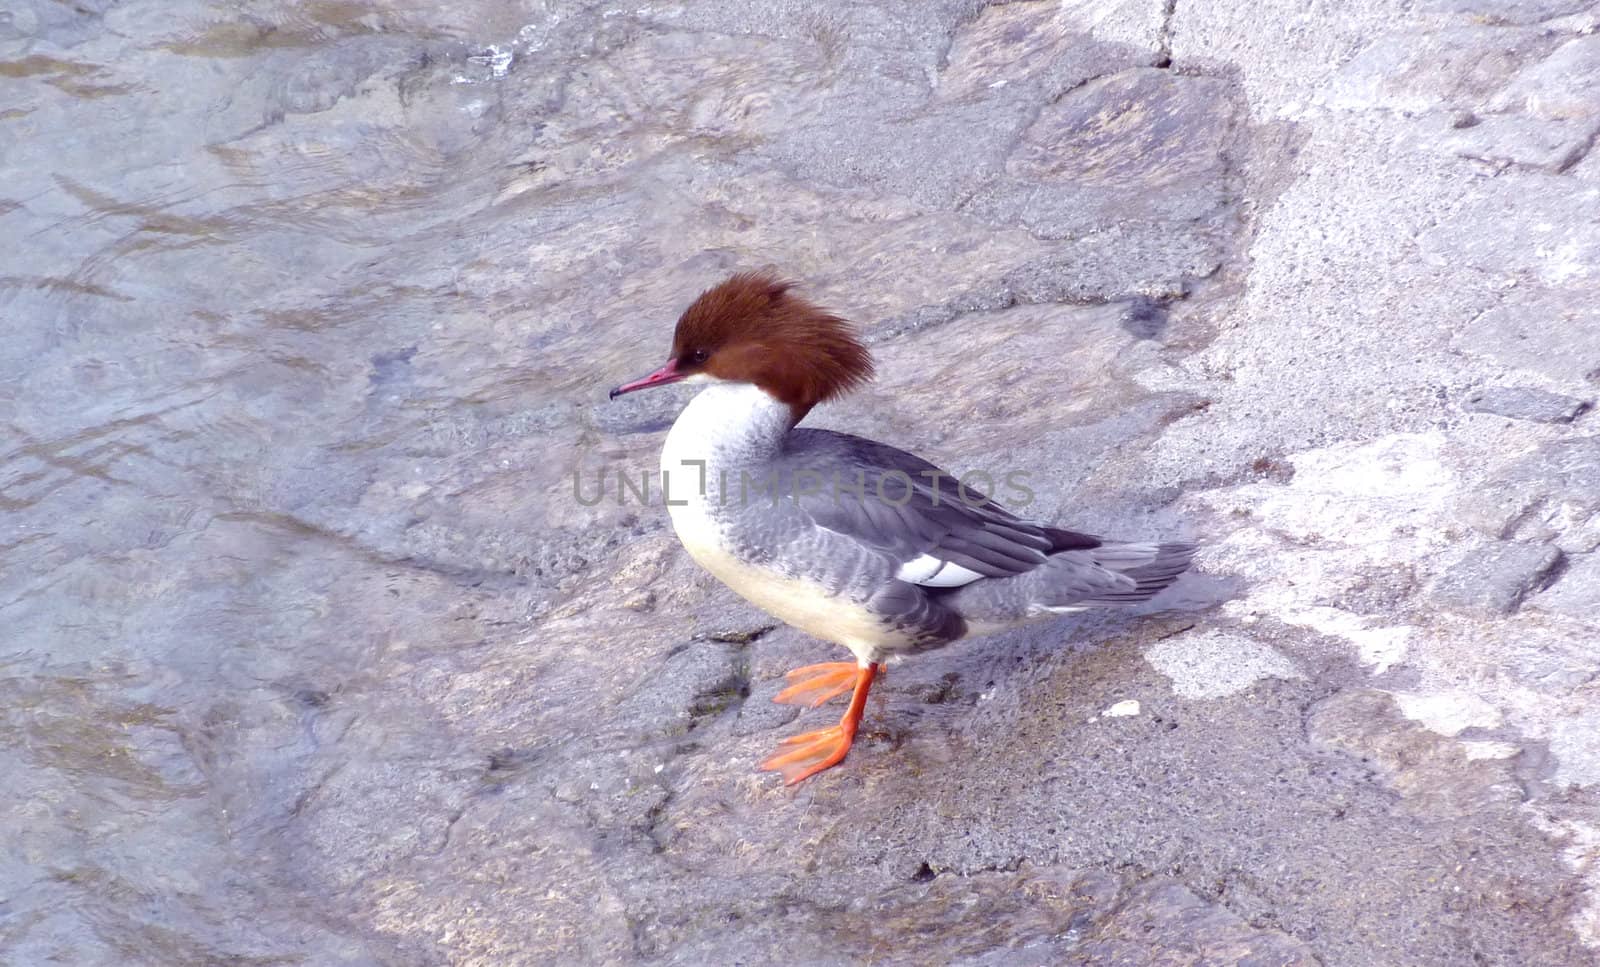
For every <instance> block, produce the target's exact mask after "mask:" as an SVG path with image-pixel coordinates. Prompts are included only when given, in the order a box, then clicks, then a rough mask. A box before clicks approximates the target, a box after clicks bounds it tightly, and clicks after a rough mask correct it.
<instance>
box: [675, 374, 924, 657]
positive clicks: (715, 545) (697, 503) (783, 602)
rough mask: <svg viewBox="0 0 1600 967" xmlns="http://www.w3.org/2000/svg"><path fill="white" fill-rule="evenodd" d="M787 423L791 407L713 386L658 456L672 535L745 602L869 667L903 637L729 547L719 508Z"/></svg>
mask: <svg viewBox="0 0 1600 967" xmlns="http://www.w3.org/2000/svg"><path fill="white" fill-rule="evenodd" d="M789 418H790V417H789V410H788V407H787V406H784V405H783V404H781V403H779V402H777V401H776V400H774V399H773V398H772V397H770V396H768V395H767V394H766V393H765V392H764V391H762V390H759V389H757V388H756V387H754V386H750V385H748V384H735V383H717V384H713V385H711V386H708V387H707V388H706V389H705V390H703V391H701V393H700V394H699V395H698V396H696V397H695V398H694V399H693V400H691V401H690V403H689V405H688V406H687V407H685V408H684V411H683V413H682V414H681V415H680V416H679V417H678V419H677V421H676V422H675V423H673V425H672V430H671V431H670V432H669V433H668V434H667V439H666V443H665V444H664V445H663V447H662V449H661V474H662V481H663V485H664V495H665V497H666V498H667V511H668V513H669V514H670V515H671V517H672V526H673V529H674V530H676V531H677V532H678V540H680V541H682V542H683V546H684V549H685V550H687V551H688V552H689V556H690V557H693V558H694V559H695V562H696V563H698V564H699V565H700V566H701V567H703V568H705V569H706V570H707V571H710V572H711V573H712V574H713V575H715V576H716V577H717V579H718V580H720V581H722V583H723V584H726V585H727V586H728V587H730V588H732V589H733V590H734V591H735V592H736V593H738V594H739V596H740V597H743V598H744V599H745V600H747V601H749V602H750V603H751V604H754V605H755V606H756V607H758V608H760V609H762V610H763V611H765V612H767V613H768V614H770V615H772V616H773V617H775V618H778V619H779V620H781V621H783V622H785V623H787V624H790V625H793V626H794V627H796V628H799V629H800V630H802V631H805V632H806V633H808V634H812V635H815V636H817V637H818V638H822V639H825V640H827V641H832V642H835V643H836V644H840V645H844V646H845V647H847V648H849V649H850V650H851V651H853V652H855V653H856V655H857V657H858V658H861V659H863V660H870V659H872V658H874V657H875V656H876V655H877V653H878V650H879V649H880V648H881V647H891V646H893V645H896V644H900V643H901V642H900V637H901V636H899V635H896V634H894V633H893V632H892V630H891V629H890V628H889V627H888V626H887V625H885V624H884V622H883V621H882V620H881V619H880V618H878V617H877V616H876V615H874V614H872V613H871V612H869V611H868V610H867V609H866V608H864V607H862V606H861V605H858V604H854V603H852V602H850V601H849V600H847V599H844V598H841V597H837V596H833V595H829V594H828V593H827V592H826V591H825V590H824V589H823V588H822V587H820V586H819V585H817V584H816V583H814V582H811V581H807V580H804V579H802V578H797V577H794V576H792V575H789V574H786V573H784V571H783V570H782V569H780V568H774V567H765V566H761V565H757V564H754V563H752V562H750V561H748V560H745V559H743V558H741V557H740V556H739V555H738V554H737V553H735V551H734V549H733V547H732V546H731V544H730V542H729V541H728V540H727V539H726V534H725V530H724V526H723V524H722V522H721V521H722V519H724V518H720V517H719V515H718V511H719V510H720V508H721V504H722V503H723V501H724V500H726V501H728V502H729V503H730V505H731V504H732V503H733V502H737V501H738V500H739V499H740V497H739V471H740V469H746V470H748V468H749V466H750V464H751V462H752V461H756V462H759V459H760V457H761V454H762V453H763V452H771V451H772V450H773V449H775V448H776V446H777V443H778V441H781V439H782V437H783V435H784V434H786V433H788V431H789V428H790V425H789ZM755 476H759V474H755ZM723 479H727V480H728V483H727V485H726V487H724V486H723V484H722V480H723ZM702 484H703V485H704V486H702ZM762 499H765V498H762Z"/></svg>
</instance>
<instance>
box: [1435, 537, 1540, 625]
mask: <svg viewBox="0 0 1600 967" xmlns="http://www.w3.org/2000/svg"><path fill="white" fill-rule="evenodd" d="M1560 563H1561V552H1560V551H1559V550H1557V549H1556V548H1553V547H1549V546H1547V545H1543V544H1518V543H1514V542H1510V541H1496V542H1494V543H1492V544H1486V545H1484V546H1483V547H1480V548H1478V549H1476V550H1474V551H1471V552H1469V553H1468V554H1467V556H1466V557H1465V558H1463V559H1462V560H1460V561H1459V562H1457V563H1456V564H1455V565H1454V566H1452V567H1451V568H1450V570H1448V571H1446V572H1445V573H1444V574H1443V575H1442V576H1441V577H1440V578H1439V580H1438V581H1436V582H1434V584H1433V587H1432V588H1430V589H1429V591H1428V593H1429V596H1430V597H1432V598H1433V600H1434V601H1436V602H1438V603H1439V604H1441V605H1443V606H1444V607H1446V608H1450V609H1452V610H1454V611H1461V612H1465V613H1467V614H1490V615H1494V614H1507V613H1509V612H1512V611H1515V610H1516V609H1517V607H1518V605H1520V604H1521V603H1522V600H1523V598H1525V597H1527V596H1528V595H1529V594H1531V593H1533V592H1535V591H1537V590H1538V589H1540V588H1542V587H1543V586H1544V585H1545V583H1546V582H1548V581H1549V579H1550V577H1551V575H1552V574H1553V573H1554V572H1555V569H1556V567H1557V566H1558V565H1559V564H1560Z"/></svg>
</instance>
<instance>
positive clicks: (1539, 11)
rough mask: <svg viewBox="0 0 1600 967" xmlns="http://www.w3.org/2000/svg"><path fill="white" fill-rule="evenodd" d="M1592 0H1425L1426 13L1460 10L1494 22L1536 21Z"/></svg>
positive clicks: (1574, 9) (1584, 6)
mask: <svg viewBox="0 0 1600 967" xmlns="http://www.w3.org/2000/svg"><path fill="white" fill-rule="evenodd" d="M1589 5H1590V0H1518V2H1516V3H1507V2H1505V0H1422V2H1421V3H1419V4H1417V9H1418V10H1421V11H1423V12H1426V13H1445V14H1460V15H1465V16H1470V17H1472V18H1473V19H1477V20H1487V21H1489V22H1491V23H1512V24H1533V23H1539V22H1541V21H1545V20H1551V19H1554V18H1556V17H1561V16H1565V15H1567V14H1571V13H1576V12H1578V11H1580V10H1584V9H1587V8H1588V7H1589Z"/></svg>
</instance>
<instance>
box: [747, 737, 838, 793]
mask: <svg viewBox="0 0 1600 967" xmlns="http://www.w3.org/2000/svg"><path fill="white" fill-rule="evenodd" d="M854 741H855V730H854V729H850V730H849V731H846V730H845V727H844V724H843V723H840V724H839V725H830V726H828V727H827V728H825V729H818V730H816V731H815V732H802V733H800V734H799V735H793V736H790V737H789V738H787V739H784V740H783V741H782V742H779V743H778V751H777V752H776V753H775V754H773V755H772V756H770V757H769V758H767V760H766V761H764V762H762V763H761V768H762V769H764V770H766V771H769V772H781V773H783V784H784V785H786V786H792V785H794V784H795V783H797V782H799V781H800V780H802V779H806V778H809V777H811V776H814V775H816V774H817V773H819V772H821V771H822V770H824V769H831V768H832V767H834V766H836V765H838V764H839V763H841V762H843V761H844V757H845V756H846V755H847V754H849V752H850V744H851V743H852V742H854ZM791 747H792V748H791Z"/></svg>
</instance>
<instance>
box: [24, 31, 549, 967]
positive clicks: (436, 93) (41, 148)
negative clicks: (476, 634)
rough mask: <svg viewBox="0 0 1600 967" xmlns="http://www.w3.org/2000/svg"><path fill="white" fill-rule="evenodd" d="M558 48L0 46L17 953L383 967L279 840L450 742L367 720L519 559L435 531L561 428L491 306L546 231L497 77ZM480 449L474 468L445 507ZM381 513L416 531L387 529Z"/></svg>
mask: <svg viewBox="0 0 1600 967" xmlns="http://www.w3.org/2000/svg"><path fill="white" fill-rule="evenodd" d="M559 22H560V17H559V16H557V14H556V13H555V12H553V11H548V10H543V11H541V10H539V9H537V8H534V9H519V10H516V11H514V12H513V11H509V10H507V9H506V5H503V4H495V3H483V4H477V5H473V4H450V5H446V7H445V8H443V9H441V8H440V6H439V5H436V4H409V5H407V4H399V5H396V4H363V3H353V2H329V3H305V4H284V3H257V4H233V3H203V2H170V0H157V2H144V3H122V4H112V3H100V4H94V3H90V4H78V5H75V6H67V5H63V4H58V3H51V2H45V0H40V2H36V3H28V2H24V3H23V4H22V5H21V6H20V7H19V6H18V5H16V4H12V5H10V6H9V7H8V8H7V10H6V12H5V13H4V14H3V15H0V92H3V93H0V119H3V120H0V171H3V173H4V174H3V178H0V184H3V185H4V188H3V189H0V193H3V194H0V231H3V233H4V236H5V238H6V239H7V242H6V245H5V251H4V255H3V256H0V315H3V318H4V319H5V332H6V338H5V339H4V340H3V342H0V419H3V429H0V432H3V434H4V441H3V448H4V455H3V457H0V488H3V491H0V492H3V505H0V506H3V509H4V512H5V521H6V525H7V526H6V534H5V536H4V540H3V545H0V546H3V551H4V558H3V561H0V571H3V576H0V621H3V623H4V625H5V627H6V628H7V629H8V630H9V634H8V635H7V636H6V644H5V647H4V672H3V675H4V678H3V684H0V689H3V691H4V694H5V700H4V712H3V718H0V722H3V724H0V730H3V735H4V740H3V741H4V745H5V748H6V750H7V751H6V754H5V756H4V757H3V758H0V783H3V784H4V785H5V786H6V787H7V788H8V790H9V795H8V796H7V797H6V802H7V806H6V811H7V814H8V815H7V816H6V817H5V819H6V822H5V828H6V829H7V831H8V832H7V833H6V834H5V835H6V838H7V840H8V849H7V850H6V852H5V856H6V859H5V861H4V868H3V873H0V894H3V895H4V896H5V898H6V919H7V921H8V927H7V929H6V931H5V935H4V936H5V939H4V940H3V941H0V950H3V952H0V959H3V960H5V961H7V962H8V963H17V964H22V963H43V962H47V961H48V962H66V963H79V964H89V963H162V964H180V963H214V962H218V961H219V960H224V959H226V960H229V961H230V962H234V959H236V958H237V962H251V963H257V962H259V963H280V962H309V963H336V962H345V961H366V960H368V959H370V958H372V957H374V956H375V954H374V953H373V951H372V950H371V949H370V948H369V947H368V944H367V941H366V940H364V939H363V938H362V937H361V936H360V931H359V930H357V929H355V928H353V927H351V926H350V925H349V924H348V923H341V922H338V921H337V920H330V919H329V918H328V916H327V913H328V911H327V908H326V906H325V904H324V902H323V901H321V900H319V899H317V895H318V891H317V889H316V887H317V886H318V885H320V884H321V883H322V881H323V875H322V874H321V873H320V872H315V871H306V870H304V869H296V868H295V866H297V865H299V864H300V863H301V862H303V860H302V859H301V858H298V857H295V856H294V855H293V853H292V850H289V849H286V847H285V845H284V843H283V836H282V833H283V830H284V827H285V826H286V825H288V824H290V823H292V818H293V816H294V815H295V813H296V812H297V811H298V810H300V809H302V808H304V806H305V803H304V802H303V801H302V800H301V798H299V797H301V796H302V795H303V793H304V791H305V790H306V789H309V788H314V787H315V786H316V784H317V782H318V780H319V776H321V775H322V774H324V773H326V772H331V771H336V770H339V769H341V768H345V767H346V766H347V765H348V764H349V763H351V762H352V761H371V760H373V759H381V758H383V756H382V753H381V746H382V745H383V744H384V743H407V744H408V750H409V751H408V754H421V753H420V750H422V749H426V748H428V743H427V742H426V741H425V740H418V742H416V743H408V740H407V739H406V738H405V736H407V734H408V733H410V732H412V731H413V730H415V731H418V732H422V733H426V732H427V731H429V729H428V726H427V724H426V723H416V722H411V721H409V720H408V716H407V715H406V714H405V712H404V711H403V710H385V709H382V708H375V707H373V706H372V704H371V703H370V702H367V701H364V700H363V698H361V697H360V696H359V695H358V694H356V693H358V692H359V691H360V688H361V686H360V684H359V683H360V682H361V681H362V680H363V679H364V678H365V676H368V675H374V674H375V675H385V674H388V673H389V671H388V670H386V669H387V667H388V666H386V664H385V663H386V661H389V660H392V658H393V656H394V654H395V653H396V652H397V651H406V650H411V649H417V650H428V649H434V648H438V649H441V650H448V649H449V648H450V647H451V646H452V645H453V644H458V642H441V641H436V640H433V638H434V636H433V635H431V634H419V635H418V636H417V640H415V641H411V640H407V626H408V624H410V623H411V622H412V621H413V620H414V619H417V618H418V617H419V616H421V618H423V619H425V620H427V621H429V622H435V621H437V615H438V613H439V612H447V611H449V609H450V608H451V607H452V606H453V605H454V604H455V602H453V601H452V600H450V596H448V595H445V596H442V597H431V598H430V597H429V596H428V595H429V592H426V591H424V592H421V593H420V594H419V593H418V590H417V589H416V588H415V587H413V585H414V584H415V583H416V582H417V580H418V579H417V578H416V577H414V575H419V574H420V575H424V576H428V575H434V574H438V575H444V577H443V578H440V579H439V580H437V581H435V582H432V583H431V584H430V587H431V588H433V589H434V591H435V592H436V591H437V589H438V588H440V587H447V586H449V585H450V584H452V583H455V582H456V581H457V580H466V581H467V583H469V584H470V583H479V584H482V583H485V582H487V583H489V584H493V583H494V582H495V581H497V580H506V579H508V578H507V577H506V576H507V575H509V574H510V573H511V572H512V571H513V570H515V569H516V568H517V567H519V566H523V565H525V564H526V563H527V560H526V559H527V558H528V557H530V556H531V555H530V554H529V552H528V551H527V550H526V549H524V548H520V547H513V546H510V545H509V544H495V543H494V540H493V538H492V537H491V538H487V539H480V540H479V542H478V543H477V544H474V543H473V542H472V540H470V539H464V538H462V536H461V535H462V533H463V531H464V530H465V529H464V528H461V527H459V526H457V523H456V522H454V521H449V520H446V521H443V522H440V521H439V518H438V517H437V515H435V514H433V513H431V512H429V511H427V510H425V509H422V507H421V504H425V503H427V499H426V496H425V495H428V494H431V493H438V494H440V497H439V499H440V500H441V501H443V500H447V499H448V496H449V495H459V494H460V493H461V491H463V490H468V489H471V488H474V487H490V488H494V487H512V486H514V483H513V482H512V481H510V480H509V479H497V478H496V473H497V471H496V468H497V467H502V468H503V467H505V466H507V465H508V462H507V461H508V460H509V457H508V456H507V454H509V453H512V452H515V451H518V450H519V449H520V448H524V447H533V448H535V450H536V449H537V447H538V446H539V445H541V444H542V441H543V437H544V436H545V435H547V434H548V433H549V432H550V431H551V429H552V428H553V427H555V426H558V425H561V424H563V423H565V422H567V421H568V420H569V419H570V412H568V411H569V410H570V408H571V407H570V404H569V405H567V406H566V407H565V408H564V407H563V406H562V405H561V404H559V403H557V402H554V401H555V400H557V399H559V397H558V396H557V395H556V394H555V393H554V392H552V390H553V389H554V387H552V386H550V384H551V382H559V379H558V380H555V381H552V380H550V378H549V377H550V374H549V373H548V371H546V372H541V371H540V367H539V366H538V365H537V360H538V359H539V353H540V351H539V349H538V346H539V345H540V344H541V343H544V344H547V345H552V346H555V345H559V344H560V342H561V340H562V339H563V338H564V337H565V336H568V335H570V333H571V332H572V330H573V322H572V321H571V320H570V319H567V318H562V317H560V316H557V317H554V318H552V317H549V316H542V315H540V314H535V313H531V312H529V311H528V306H529V305H530V303H531V302H534V301H537V302H539V303H540V304H547V301H546V300H545V299H542V298H539V297H537V296H534V295H533V294H531V293H530V292H529V291H527V290H526V289H525V288H523V287H516V288H513V287H510V286H506V287H505V288H500V289H493V290H486V288H485V287H481V286H478V285H475V284H473V283H472V282H471V281H470V280H471V279H472V278H473V277H475V276H477V277H480V278H481V277H482V275H483V269H482V266H483V264H484V261H485V260H495V259H498V258H503V256H504V254H505V253H506V252H507V251H509V250H511V249H512V248H516V247H519V246H521V245H524V244H526V241H527V239H528V238H529V237H532V236H534V235H537V234H539V233H540V231H541V228H540V223H541V221H546V222H547V223H558V222H559V221H560V219H561V218H562V215H561V213H560V210H559V206H551V208H550V209H548V210H545V209H541V210H539V211H529V210H528V208H527V206H521V207H520V208H519V206H516V205H515V204H511V205H507V204H506V203H505V200H504V199H503V198H502V197H501V192H502V191H503V190H504V189H505V188H506V183H507V182H508V180H510V178H511V177H512V176H511V175H510V174H509V173H510V172H513V171H515V170H516V166H517V165H519V164H525V162H522V161H519V159H518V158H517V157H516V155H517V149H519V148H522V149H525V148H526V147H527V146H528V144H530V143H531V142H532V141H533V140H534V138H535V137H536V134H535V133H534V131H533V130H530V129H529V128H528V127H521V126H519V127H518V129H517V130H515V131H512V130H508V128H507V125H506V124H505V123H504V122H503V119H502V113H501V112H502V110H503V107H504V99H505V94H504V91H503V85H504V84H505V82H506V78H507V76H508V75H509V69H510V67H511V66H512V65H514V64H515V63H516V61H517V60H518V59H520V60H522V61H523V62H524V64H527V63H528V62H534V63H535V64H536V63H537V61H538V60H539V58H540V57H541V56H544V55H542V54H541V49H542V46H543V43H544V40H545V39H546V37H548V36H549V35H550V34H551V33H552V32H553V31H556V30H558V29H559ZM553 73H554V72H549V74H553ZM547 76H548V75H547ZM538 86H539V79H538V77H534V78H532V79H530V80H528V81H527V83H525V84H524V85H523V87H524V89H523V92H522V94H521V95H519V96H522V97H533V98H536V97H537V92H536V91H535V92H532V93H530V92H529V90H528V89H530V88H537V87H538ZM524 118H525V119H526V120H527V121H529V122H531V126H532V127H536V126H537V119H536V118H532V117H528V116H527V115H524ZM510 222H515V223H517V224H518V225H519V226H521V228H520V229H519V230H517V231H515V232H512V233H511V237H507V235H506V233H505V232H503V231H501V230H500V228H498V226H501V225H504V224H505V223H510ZM485 240H494V241H492V242H491V245H492V246H493V247H494V249H495V250H493V251H486V246H485ZM497 253H498V254H497ZM516 268H517V267H515V266H508V267H506V268H505V270H504V274H505V275H508V276H509V275H511V274H514V273H515V271H516ZM507 316H509V317H510V318H509V319H506V318H504V317H507ZM493 317H501V320H502V321H496V320H495V319H494V318H493ZM530 362H531V363H534V364H535V365H532V366H530V365H529V363H530ZM568 380H569V381H570V376H569V377H568ZM535 389H537V390H539V391H540V392H537V393H530V391H531V390H535ZM530 395H531V396H532V397H533V403H534V405H532V406H530V405H528V403H529V397H530ZM464 453H476V454H478V455H480V456H481V458H482V460H483V469H482V471H481V472H479V473H477V474H476V475H475V478H474V479H449V480H441V479H440V474H439V473H438V471H437V468H438V465H439V463H440V462H441V461H444V462H450V463H452V464H455V465H457V466H459V465H460V462H461V461H460V458H461V455H462V454H464ZM496 456H499V457H500V459H494V458H495V457H496ZM374 488H377V489H378V490H381V491H387V492H391V493H397V494H400V495H403V496H402V497H401V498H399V499H408V500H414V501H420V502H421V503H420V504H419V505H418V507H417V508H416V509H415V510H414V511H412V512H411V513H409V514H407V515H405V516H402V517H399V518H396V517H392V516H391V515H390V514H389V513H388V508H385V509H384V510H383V511H380V512H379V513H372V512H371V511H370V510H364V509H363V507H362V504H363V502H364V501H369V500H371V499H372V493H373V490H374ZM380 499H381V498H380ZM445 516H446V517H449V516H450V512H448V511H446V512H445ZM479 533H480V534H481V529H480V531H479ZM556 566H557V567H559V565H556ZM423 583H425V584H427V583H429V582H427V581H425V580H424V581H423ZM534 597H537V595H534ZM358 600H359V601H362V602H364V604H360V605H357V604H356V603H355V602H356V601H358ZM335 750H337V751H335ZM442 751H448V750H442ZM297 880H301V881H302V882H296V881H297Z"/></svg>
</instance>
